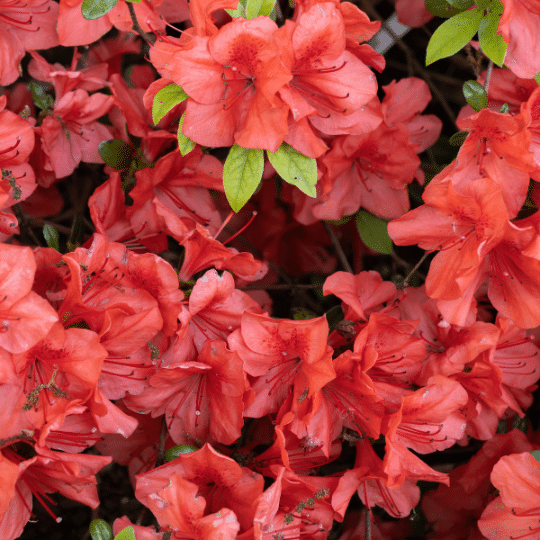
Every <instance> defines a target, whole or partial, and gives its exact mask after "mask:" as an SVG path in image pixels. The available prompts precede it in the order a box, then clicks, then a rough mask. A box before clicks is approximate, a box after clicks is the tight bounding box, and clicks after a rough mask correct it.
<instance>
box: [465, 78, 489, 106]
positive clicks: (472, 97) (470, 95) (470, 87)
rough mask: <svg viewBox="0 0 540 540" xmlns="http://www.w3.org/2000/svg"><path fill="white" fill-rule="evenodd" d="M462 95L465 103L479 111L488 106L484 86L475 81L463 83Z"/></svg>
mask: <svg viewBox="0 0 540 540" xmlns="http://www.w3.org/2000/svg"><path fill="white" fill-rule="evenodd" d="M463 95H464V96H465V99H466V100H467V103H468V104H469V105H470V106H471V107H472V108H473V109H474V110H475V111H477V112H478V111H481V110H482V109H487V107H488V95H487V93H486V90H485V89H484V87H483V86H482V85H481V84H480V83H479V82H477V81H465V82H464V83H463Z"/></svg>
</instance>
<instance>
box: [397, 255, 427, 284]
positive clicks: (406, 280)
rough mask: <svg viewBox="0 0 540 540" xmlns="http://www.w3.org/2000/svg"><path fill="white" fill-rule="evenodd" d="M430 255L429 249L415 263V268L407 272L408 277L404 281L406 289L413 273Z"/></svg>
mask: <svg viewBox="0 0 540 540" xmlns="http://www.w3.org/2000/svg"><path fill="white" fill-rule="evenodd" d="M429 255H430V253H429V251H426V252H425V253H424V254H423V255H422V258H421V259H420V260H419V261H418V262H417V263H416V264H415V266H414V268H413V269H412V270H411V271H410V272H409V273H408V274H407V277H406V278H405V280H404V281H403V285H402V286H403V288H404V289H406V288H407V287H408V286H409V279H411V277H412V275H413V274H414V273H415V272H416V271H417V270H418V269H419V268H420V266H421V264H422V263H423V262H424V261H425V260H426V259H427V258H428V256H429Z"/></svg>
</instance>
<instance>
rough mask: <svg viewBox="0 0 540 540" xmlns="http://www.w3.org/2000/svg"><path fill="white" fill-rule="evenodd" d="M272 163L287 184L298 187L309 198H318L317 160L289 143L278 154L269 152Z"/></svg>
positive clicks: (278, 150)
mask: <svg viewBox="0 0 540 540" xmlns="http://www.w3.org/2000/svg"><path fill="white" fill-rule="evenodd" d="M267 154H268V159H269V160H270V163H271V164H272V165H273V166H274V169H276V171H277V173H278V174H279V176H281V178H283V180H285V182H287V183H288V184H292V185H293V186H296V187H297V188H298V189H299V190H300V191H302V192H303V193H305V194H306V195H308V196H309V197H316V196H317V190H316V188H315V185H316V184H317V160H315V159H313V158H308V157H307V156H304V154H301V153H300V152H298V151H297V150H295V149H294V148H293V147H292V146H289V145H288V144H287V143H283V144H282V145H281V146H280V147H279V148H278V149H277V151H276V152H267Z"/></svg>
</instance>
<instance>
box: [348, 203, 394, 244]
mask: <svg viewBox="0 0 540 540" xmlns="http://www.w3.org/2000/svg"><path fill="white" fill-rule="evenodd" d="M387 225H388V224H387V223H386V221H384V220H383V219H381V218H378V217H377V216H374V215H373V214H370V213H369V212H366V211H365V210H360V211H358V212H357V214H356V228H357V229H358V234H359V235H360V238H361V239H362V242H364V244H366V246H367V247H368V248H371V249H373V250H374V251H377V252H378V253H383V254H384V255H389V254H390V253H392V249H393V244H392V240H391V238H390V236H388V230H387V229H388V226H387Z"/></svg>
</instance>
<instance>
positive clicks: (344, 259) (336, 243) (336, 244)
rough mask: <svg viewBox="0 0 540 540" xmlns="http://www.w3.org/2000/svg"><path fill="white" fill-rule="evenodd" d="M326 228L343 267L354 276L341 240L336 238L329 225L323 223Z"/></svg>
mask: <svg viewBox="0 0 540 540" xmlns="http://www.w3.org/2000/svg"><path fill="white" fill-rule="evenodd" d="M323 224H324V228H325V229H326V232H327V233H328V236H329V237H330V240H331V241H332V245H333V246H334V249H335V250H336V253H337V255H338V257H339V260H340V262H341V265H342V266H343V268H345V271H346V272H349V274H353V273H354V272H353V270H352V268H351V265H350V264H349V261H348V260H347V257H346V256H345V252H344V251H343V249H342V247H341V244H340V243H339V240H338V238H337V236H336V233H335V232H334V230H333V229H332V227H331V226H330V224H329V223H327V222H326V221H323Z"/></svg>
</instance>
